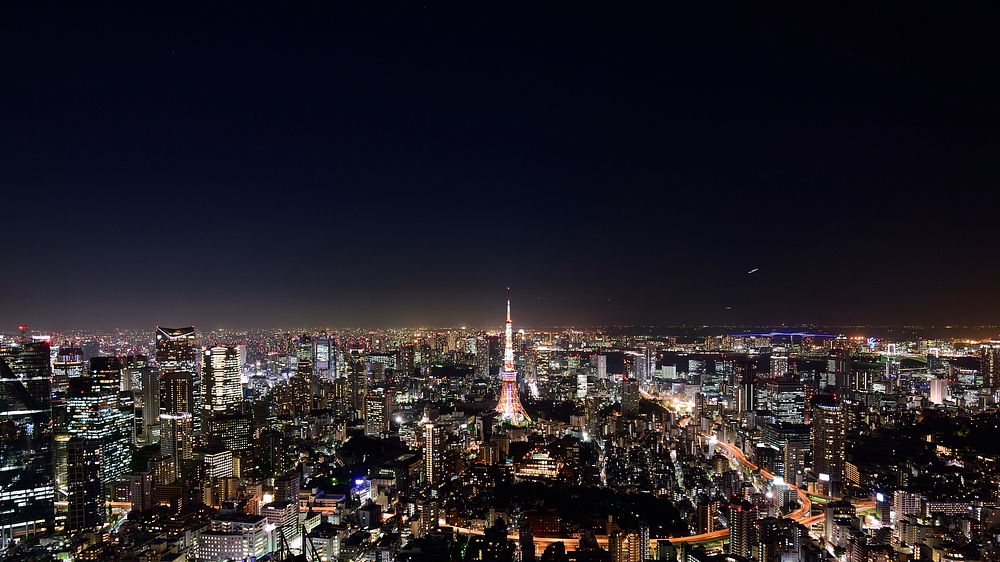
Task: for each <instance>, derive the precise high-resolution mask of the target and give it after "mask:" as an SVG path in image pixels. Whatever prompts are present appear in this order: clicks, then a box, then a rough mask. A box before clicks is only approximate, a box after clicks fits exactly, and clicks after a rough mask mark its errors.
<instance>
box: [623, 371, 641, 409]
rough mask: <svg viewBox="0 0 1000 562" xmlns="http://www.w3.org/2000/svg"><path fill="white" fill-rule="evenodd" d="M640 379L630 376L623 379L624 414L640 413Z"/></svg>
mask: <svg viewBox="0 0 1000 562" xmlns="http://www.w3.org/2000/svg"><path fill="white" fill-rule="evenodd" d="M640 398H642V396H641V395H640V394H639V381H638V380H637V379H634V378H628V379H625V380H623V381H622V414H623V415H626V416H631V415H635V414H638V413H639V401H640Z"/></svg>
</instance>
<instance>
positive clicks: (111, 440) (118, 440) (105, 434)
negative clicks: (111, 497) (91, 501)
mask: <svg viewBox="0 0 1000 562" xmlns="http://www.w3.org/2000/svg"><path fill="white" fill-rule="evenodd" d="M121 373H122V363H121V361H120V360H119V359H118V358H117V357H94V358H93V359H91V360H90V367H89V369H88V374H87V376H83V377H79V378H75V379H72V380H71V381H70V384H69V394H68V395H67V397H66V412H67V431H68V432H69V434H70V435H71V436H72V437H78V438H81V439H86V440H89V441H92V442H96V443H98V444H99V446H100V449H101V451H100V457H99V463H100V470H99V472H98V476H99V478H100V481H101V486H102V488H107V487H108V486H110V485H111V484H113V483H114V482H116V481H117V480H118V479H120V478H121V476H122V475H123V474H125V472H127V471H128V467H129V464H131V462H132V449H131V446H132V435H133V423H132V420H133V414H132V411H131V408H128V409H124V408H122V406H121V404H120V402H119V392H120V391H119V389H118V388H117V387H115V385H114V382H115V381H119V384H120V381H121ZM89 464H90V462H89V461H88V465H89Z"/></svg>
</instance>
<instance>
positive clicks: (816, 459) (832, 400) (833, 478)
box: [810, 395, 847, 495]
mask: <svg viewBox="0 0 1000 562" xmlns="http://www.w3.org/2000/svg"><path fill="white" fill-rule="evenodd" d="M812 415H813V417H812V428H811V431H810V437H811V439H810V441H811V445H812V462H813V472H814V473H815V474H816V475H817V477H818V478H819V480H820V482H821V483H825V485H827V488H828V489H827V493H829V494H831V495H835V494H837V493H839V491H840V484H841V482H842V481H843V479H844V433H845V431H846V425H847V423H846V418H845V413H844V404H843V402H841V401H840V400H838V399H837V397H836V396H829V395H823V396H817V397H816V398H815V399H814V400H813V402H812Z"/></svg>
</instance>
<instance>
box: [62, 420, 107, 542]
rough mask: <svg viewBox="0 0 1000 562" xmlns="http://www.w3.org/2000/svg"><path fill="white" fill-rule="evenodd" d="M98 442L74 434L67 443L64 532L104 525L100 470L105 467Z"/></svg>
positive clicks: (91, 529)
mask: <svg viewBox="0 0 1000 562" xmlns="http://www.w3.org/2000/svg"><path fill="white" fill-rule="evenodd" d="M101 449H102V448H101V442H100V441H99V440H94V439H87V438H84V437H73V438H71V439H70V440H69V442H68V443H67V444H66V457H67V461H66V466H67V472H68V480H69V482H68V486H67V492H68V494H67V496H68V497H67V501H68V504H69V508H68V509H69V511H68V514H67V517H66V531H67V533H68V534H69V535H71V536H72V535H74V534H77V533H81V532H86V531H93V530H96V529H97V528H99V527H100V526H101V525H103V524H104V498H105V495H104V490H105V487H104V483H103V482H102V481H101V476H100V473H101V471H102V470H103V467H104V466H105V463H104V462H103V459H102V455H101Z"/></svg>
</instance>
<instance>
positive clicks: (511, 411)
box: [497, 300, 531, 425]
mask: <svg viewBox="0 0 1000 562" xmlns="http://www.w3.org/2000/svg"><path fill="white" fill-rule="evenodd" d="M497 413H498V414H500V421H501V423H510V424H513V425H527V424H529V423H531V418H530V417H528V413H527V412H525V411H524V406H522V405H521V397H520V396H519V395H518V393H517V371H516V370H515V369H514V339H513V335H512V334H511V323H510V300H508V301H507V325H506V327H505V328H504V332H503V365H502V366H501V367H500V400H499V401H497Z"/></svg>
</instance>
